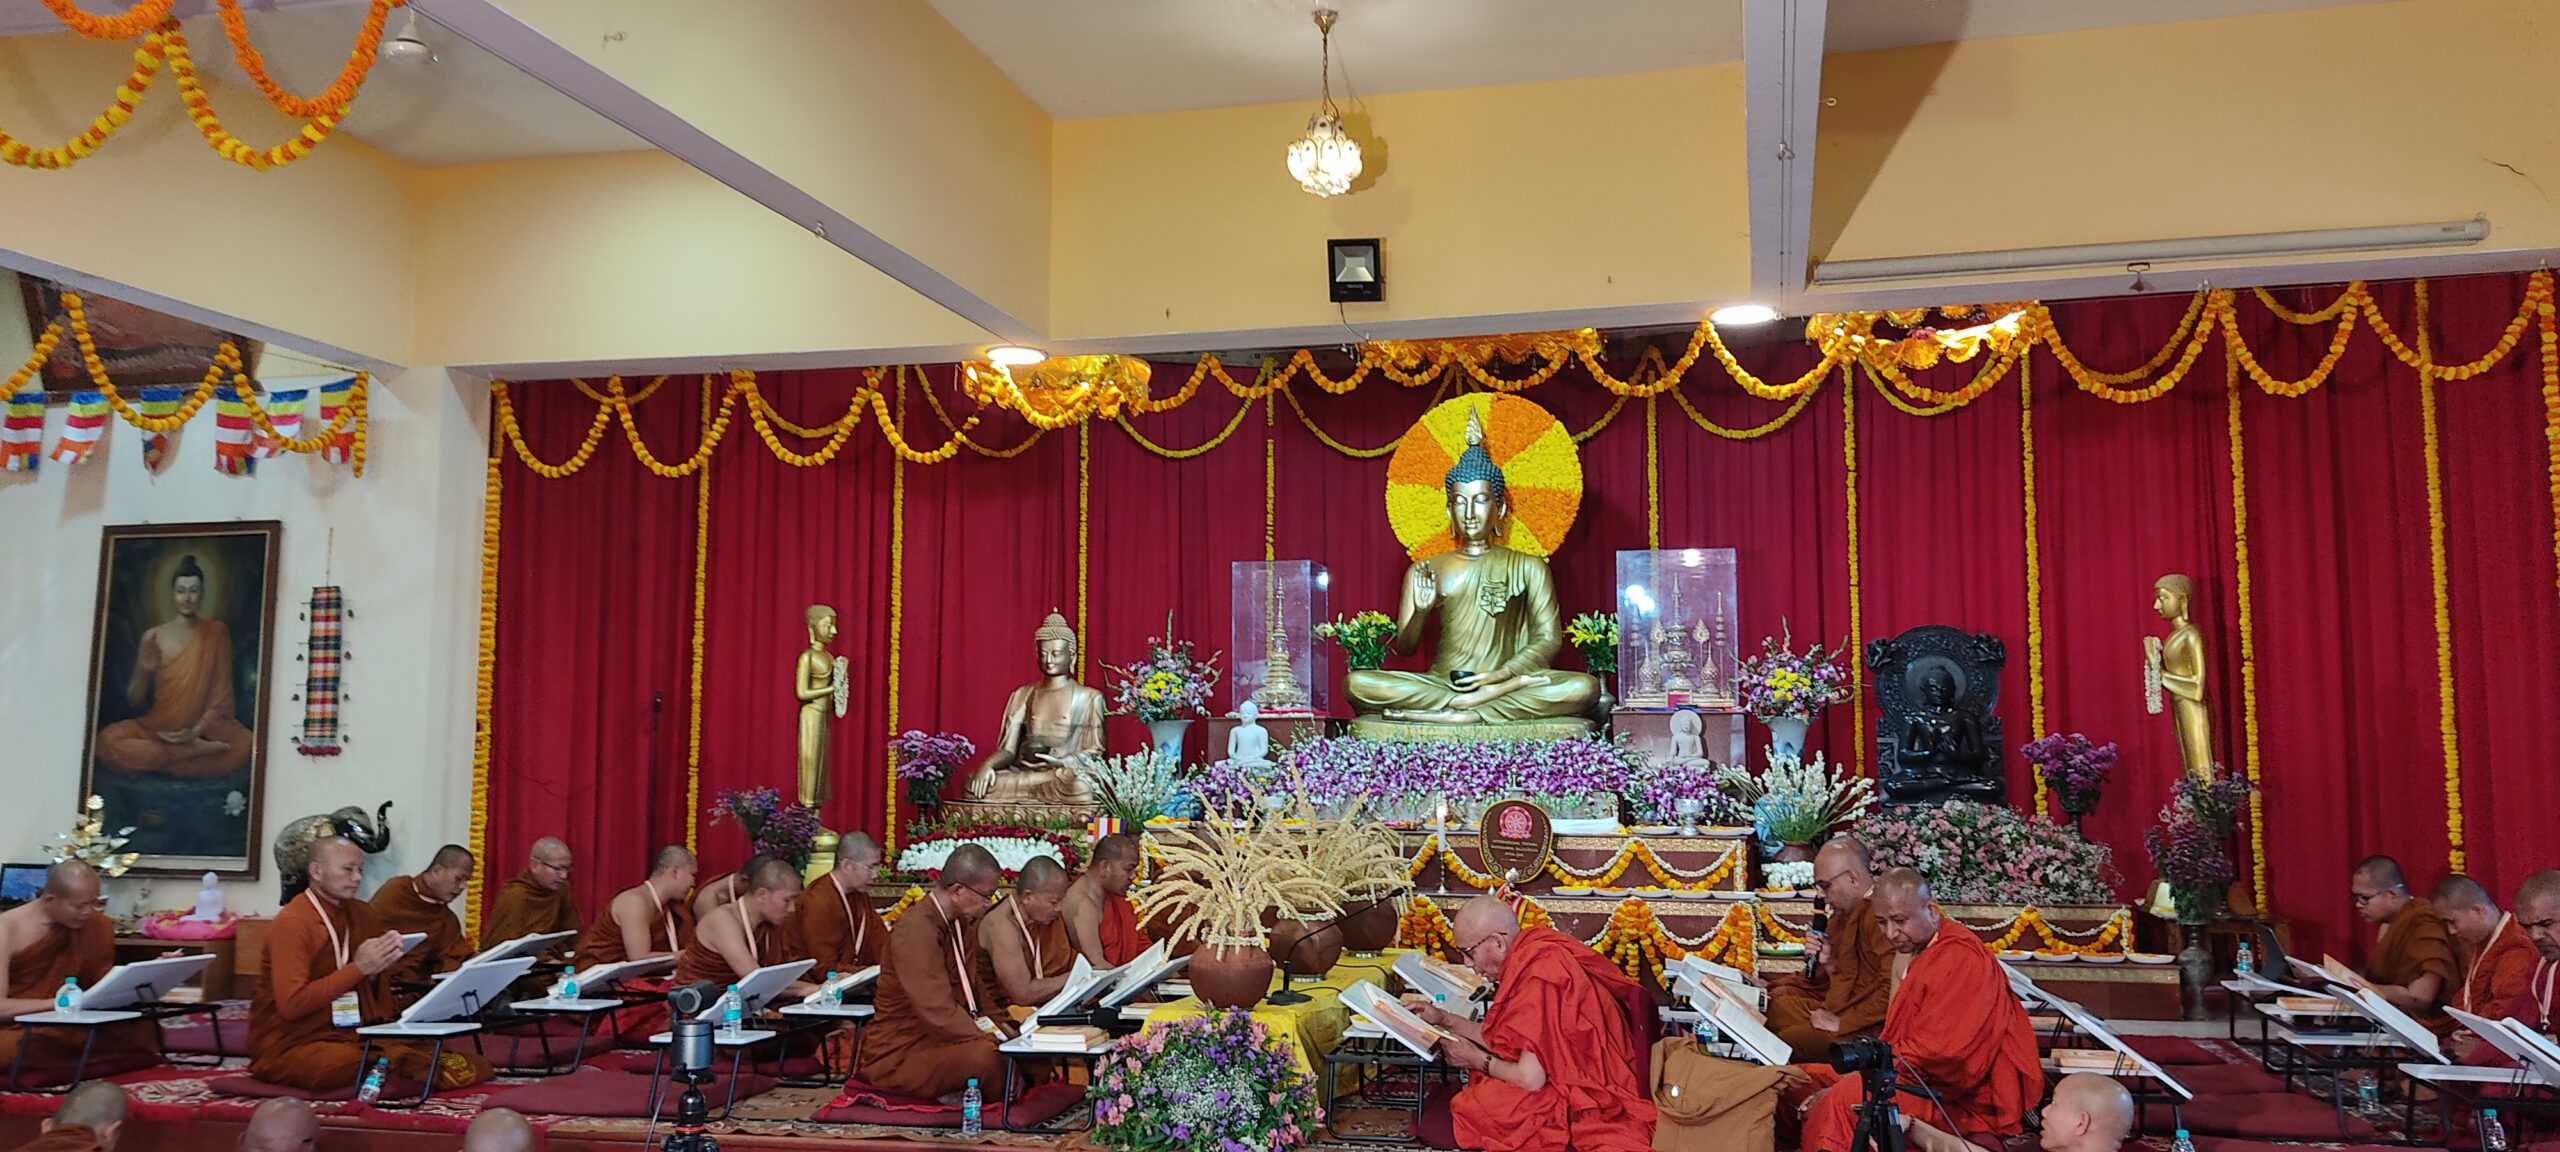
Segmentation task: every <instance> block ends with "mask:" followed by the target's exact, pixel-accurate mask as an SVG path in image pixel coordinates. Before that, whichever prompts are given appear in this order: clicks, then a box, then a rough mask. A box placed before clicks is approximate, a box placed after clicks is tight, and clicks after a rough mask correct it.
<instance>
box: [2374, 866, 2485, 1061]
mask: <svg viewBox="0 0 2560 1152" xmlns="http://www.w3.org/2000/svg"><path fill="white" fill-rule="evenodd" d="M2364 975H2365V979H2368V980H2371V981H2373V982H2374V983H2376V984H2390V985H2396V986H2401V987H2405V986H2407V985H2409V984H2411V983H2414V982H2416V981H2417V980H2418V979H2419V978H2420V977H2424V976H2435V977H2437V978H2438V979H2439V980H2440V981H2441V984H2440V985H2439V991H2438V992H2437V993H2436V1003H2434V1004H2430V1005H2428V1006H2427V1010H2426V1011H2424V1012H2419V1013H2414V1015H2416V1016H2417V1017H2418V1019H2420V1020H2422V1021H2425V1022H2426V1023H2427V1026H2428V1027H2431V1028H2438V1030H2439V1031H2441V1030H2442V1029H2441V1027H2440V1025H2441V1022H2442V1021H2445V1020H2447V1019H2450V1017H2447V1016H2446V1015H2445V1014H2444V1009H2443V1007H2442V1005H2443V1003H2444V1001H2445V1000H2446V999H2447V998H2449V997H2451V996H2452V995H2453V993H2454V990H2455V987H2456V986H2457V985H2459V984H2461V983H2462V965H2461V962H2460V961H2459V960H2458V959H2457V958H2456V957H2455V956H2454V952H2453V936H2452V934H2450V933H2448V932H2446V931H2445V930H2444V921H2442V920H2439V919H2437V918H2436V906H2435V903H2434V902H2433V901H2430V900H2428V899H2426V898H2425V897H2423V896H2422V897H2417V898H2415V899H2412V900H2410V901H2409V902H2408V903H2407V904H2405V905H2403V906H2401V909H2400V911H2399V912H2398V913H2396V914H2394V915H2393V916H2392V917H2391V919H2390V920H2389V921H2388V922H2386V923H2384V924H2383V926H2382V938H2381V939H2380V940H2378V941H2376V942H2375V943H2374V946H2373V955H2372V956H2371V957H2369V958H2368V959H2367V960H2366V962H2365V967H2364Z"/></svg>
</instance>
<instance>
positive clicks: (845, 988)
mask: <svg viewBox="0 0 2560 1152" xmlns="http://www.w3.org/2000/svg"><path fill="white" fill-rule="evenodd" d="M879 982H880V966H879V965H877V964H874V965H872V966H871V967H868V968H862V969H858V970H855V971H852V972H845V973H840V974H838V975H837V976H836V978H835V979H833V980H829V981H827V982H826V983H824V984H821V985H819V986H818V988H817V990H816V991H814V992H811V993H809V994H808V995H806V996H803V997H801V998H800V1002H799V1003H797V1004H785V1005H783V1006H782V1007H779V1008H776V1009H774V1012H776V1013H777V1014H779V1015H783V1016H802V1017H815V1018H819V1019H825V1020H853V1021H863V1020H869V1019H870V1018H871V1016H872V1013H873V1012H874V1011H876V1009H875V1008H874V1007H873V1006H872V1005H869V1004H847V1003H845V1002H844V998H845V997H846V996H850V995H852V994H853V993H856V992H860V991H863V990H865V989H867V988H869V987H871V986H872V985H873V984H877V983H879Z"/></svg>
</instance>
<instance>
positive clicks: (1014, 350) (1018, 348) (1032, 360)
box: [987, 344, 1049, 368]
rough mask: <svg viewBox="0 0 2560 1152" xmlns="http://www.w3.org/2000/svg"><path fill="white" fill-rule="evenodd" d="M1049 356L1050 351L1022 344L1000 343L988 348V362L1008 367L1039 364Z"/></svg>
mask: <svg viewBox="0 0 2560 1152" xmlns="http://www.w3.org/2000/svg"><path fill="white" fill-rule="evenodd" d="M1048 358H1049V354H1048V353H1046V352H1043V351H1041V350H1039V349H1037V348H1025V347H1023V346H1022V345H1020V344H998V345H996V346H995V347H993V348H989V349H987V363H989V364H996V365H1001V366H1003V367H1006V368H1020V367H1022V366H1024V365H1027V364H1037V363H1039V362H1041V361H1043V360H1046V359H1048Z"/></svg>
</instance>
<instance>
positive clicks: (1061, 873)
mask: <svg viewBox="0 0 2560 1152" xmlns="http://www.w3.org/2000/svg"><path fill="white" fill-rule="evenodd" d="M1013 889H1014V891H1016V892H1020V893H1023V894H1025V895H1029V894H1033V893H1040V894H1046V893H1051V892H1065V891H1066V890H1067V869H1066V867H1065V866H1064V865H1062V864H1059V863H1058V862H1057V861H1055V860H1052V859H1050V858H1048V857H1046V856H1034V857H1032V858H1031V859H1030V860H1028V861H1026V862H1024V864H1023V865H1022V874H1021V875H1019V876H1016V877H1014V881H1013Z"/></svg>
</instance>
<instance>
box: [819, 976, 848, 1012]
mask: <svg viewBox="0 0 2560 1152" xmlns="http://www.w3.org/2000/svg"><path fill="white" fill-rule="evenodd" d="M835 985H836V973H835V971H834V970H833V969H829V970H828V972H827V978H826V980H824V981H823V982H821V983H820V984H819V985H818V987H819V988H821V989H824V990H825V991H826V994H827V995H826V998H825V1000H823V1001H821V1002H822V1003H826V1004H842V1003H844V989H842V988H838V987H836V986H835Z"/></svg>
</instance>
